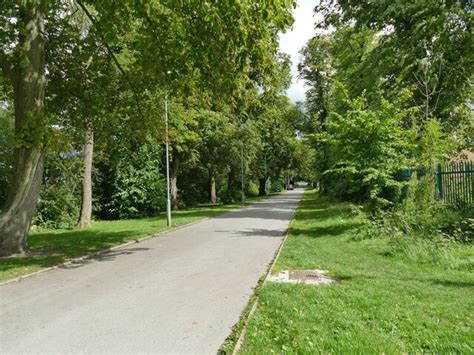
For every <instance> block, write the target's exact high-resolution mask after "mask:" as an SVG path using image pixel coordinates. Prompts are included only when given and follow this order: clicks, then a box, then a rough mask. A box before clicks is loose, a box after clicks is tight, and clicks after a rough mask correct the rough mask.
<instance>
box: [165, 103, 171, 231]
mask: <svg viewBox="0 0 474 355" xmlns="http://www.w3.org/2000/svg"><path fill="white" fill-rule="evenodd" d="M165 135H166V136H165V142H166V225H167V226H168V227H171V199H170V158H169V143H168V96H167V95H166V96H165Z"/></svg>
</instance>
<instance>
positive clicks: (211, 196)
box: [208, 168, 217, 204]
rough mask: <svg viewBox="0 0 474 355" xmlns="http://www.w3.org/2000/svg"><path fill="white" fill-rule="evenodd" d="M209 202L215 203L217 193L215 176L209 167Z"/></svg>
mask: <svg viewBox="0 0 474 355" xmlns="http://www.w3.org/2000/svg"><path fill="white" fill-rule="evenodd" d="M208 172H209V202H210V203H213V204H216V203H217V194H216V177H215V174H214V171H213V170H212V169H210V168H209V170H208Z"/></svg>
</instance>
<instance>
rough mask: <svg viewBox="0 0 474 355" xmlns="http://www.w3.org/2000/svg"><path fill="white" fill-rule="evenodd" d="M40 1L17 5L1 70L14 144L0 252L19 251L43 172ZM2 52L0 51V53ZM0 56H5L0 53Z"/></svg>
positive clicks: (0, 228) (0, 229) (1, 218)
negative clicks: (13, 36)
mask: <svg viewBox="0 0 474 355" xmlns="http://www.w3.org/2000/svg"><path fill="white" fill-rule="evenodd" d="M41 7H42V4H38V3H34V4H33V3H28V4H26V5H25V6H24V7H21V9H20V16H19V19H18V28H23V29H24V30H22V31H19V36H18V48H19V52H20V55H19V56H18V57H19V59H17V63H16V65H13V66H9V65H5V64H4V63H5V62H6V61H5V60H3V63H2V68H3V71H4V74H6V75H8V77H9V78H10V79H11V81H12V83H13V93H14V105H15V137H16V139H17V141H18V143H19V144H17V148H15V161H14V168H13V178H12V180H11V181H12V183H11V184H10V189H9V194H8V198H7V201H6V204H5V207H4V210H3V213H2V214H1V215H0V255H9V254H14V253H23V252H24V251H26V249H27V247H28V242H27V238H28V231H29V229H30V225H31V220H32V218H33V214H34V212H35V210H36V204H37V202H38V197H39V191H40V187H41V182H42V181H41V180H42V176H43V145H44V136H45V134H46V131H47V128H48V127H47V123H46V120H45V119H44V91H45V87H46V78H45V50H44V43H45V41H44V33H45V31H44V14H43V13H42V12H41V10H40V8H41ZM0 55H1V54H0ZM3 58H5V57H4V56H3Z"/></svg>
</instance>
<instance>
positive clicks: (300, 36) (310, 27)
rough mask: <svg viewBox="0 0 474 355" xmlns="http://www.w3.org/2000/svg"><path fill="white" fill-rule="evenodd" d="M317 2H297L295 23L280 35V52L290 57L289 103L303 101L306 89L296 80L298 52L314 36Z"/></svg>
mask: <svg viewBox="0 0 474 355" xmlns="http://www.w3.org/2000/svg"><path fill="white" fill-rule="evenodd" d="M318 2H319V1H318V0H297V3H298V6H297V7H296V9H295V10H294V11H293V16H294V18H295V22H294V23H293V27H292V28H291V29H290V30H288V31H287V32H286V33H283V34H280V50H281V51H282V52H285V53H288V54H289V55H290V56H291V61H292V66H291V74H292V76H293V80H292V83H291V86H290V88H289V89H288V91H287V94H288V96H289V97H290V99H291V101H293V102H296V101H304V100H305V97H304V93H305V91H306V88H305V86H304V81H303V80H298V69H297V68H298V63H299V53H298V52H299V50H300V49H301V48H302V47H303V46H304V45H305V44H306V42H307V41H308V40H309V39H310V38H311V37H313V36H314V34H315V30H314V22H315V19H316V18H315V17H314V15H313V10H314V7H315V6H316V4H317V3H318Z"/></svg>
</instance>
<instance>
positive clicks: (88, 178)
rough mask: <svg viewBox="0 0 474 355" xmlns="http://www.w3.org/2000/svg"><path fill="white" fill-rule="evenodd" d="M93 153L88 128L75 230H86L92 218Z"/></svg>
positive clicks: (92, 134)
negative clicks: (78, 215)
mask: <svg viewBox="0 0 474 355" xmlns="http://www.w3.org/2000/svg"><path fill="white" fill-rule="evenodd" d="M93 153H94V133H93V131H92V129H90V128H88V129H87V131H86V138H85V142H84V176H83V178H82V203H81V215H80V217H79V222H78V224H77V228H79V229H81V228H88V227H90V225H91V217H92V156H93Z"/></svg>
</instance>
